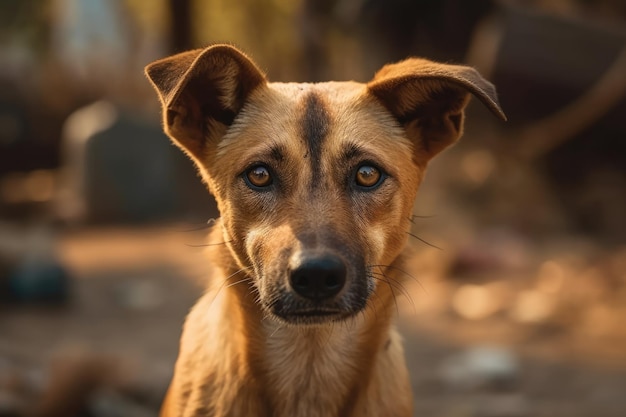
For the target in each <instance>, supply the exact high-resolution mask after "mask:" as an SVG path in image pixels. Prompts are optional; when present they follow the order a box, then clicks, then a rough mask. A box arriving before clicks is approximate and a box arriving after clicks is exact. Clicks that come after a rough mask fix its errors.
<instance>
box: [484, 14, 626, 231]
mask: <svg viewBox="0 0 626 417" xmlns="http://www.w3.org/2000/svg"><path fill="white" fill-rule="evenodd" d="M498 27H499V29H497V30H496V31H495V34H493V33H492V38H495V39H497V41H496V45H495V47H492V48H493V50H492V52H493V53H495V56H494V57H492V60H493V61H492V62H491V63H487V64H485V60H483V61H482V62H478V64H479V67H482V68H481V69H482V70H483V71H484V72H487V73H488V74H489V73H490V74H491V77H492V80H493V81H494V83H495V84H496V85H498V89H499V91H500V92H501V94H500V98H501V102H502V106H503V108H505V109H506V111H507V114H510V115H511V116H510V117H509V123H510V124H511V127H513V128H514V129H515V132H514V133H513V134H508V135H506V136H508V138H506V139H504V141H505V142H503V146H501V154H502V155H508V156H510V157H511V158H512V159H511V161H513V160H516V161H517V162H512V163H514V164H518V165H519V167H525V169H532V170H534V171H535V174H534V175H537V173H538V172H543V173H544V174H546V175H547V178H548V181H549V182H548V184H547V186H548V188H547V192H549V193H552V194H553V196H554V197H555V201H557V202H558V204H560V205H561V207H560V210H561V211H562V212H564V213H567V215H568V216H569V217H568V219H567V220H568V222H569V224H570V225H574V228H577V229H578V230H579V231H582V232H594V233H598V232H599V233H602V234H603V235H604V236H605V237H607V238H608V239H610V240H621V241H623V239H624V236H626V218H625V217H624V216H623V213H624V212H626V194H624V193H623V192H621V191H620V190H624V189H625V188H626V169H624V167H626V143H625V142H624V140H623V138H624V137H626V123H624V120H623V117H622V115H623V114H626V77H625V76H624V74H626V29H625V28H624V27H623V26H620V25H613V26H612V25H606V26H600V25H598V24H592V23H589V22H583V21H581V20H576V19H572V18H565V17H559V16H555V15H547V14H542V13H539V12H536V11H528V10H525V9H519V8H505V9H504V12H503V14H502V15H501V16H500V22H499V24H498ZM486 61H489V59H487V60H486ZM481 64H485V65H481Z"/></svg>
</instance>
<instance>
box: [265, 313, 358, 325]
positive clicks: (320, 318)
mask: <svg viewBox="0 0 626 417" xmlns="http://www.w3.org/2000/svg"><path fill="white" fill-rule="evenodd" d="M354 314H355V313H347V312H340V311H326V310H308V311H298V312H293V313H281V314H280V315H278V314H273V316H274V317H276V319H278V320H279V321H281V322H282V323H285V324H291V325H296V326H315V325H323V324H328V323H336V322H341V321H345V320H347V319H348V318H350V317H352V316H354Z"/></svg>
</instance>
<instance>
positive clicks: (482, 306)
mask: <svg viewBox="0 0 626 417" xmlns="http://www.w3.org/2000/svg"><path fill="white" fill-rule="evenodd" d="M508 293H509V289H508V288H507V285H506V284H505V283H504V282H502V281H495V282H492V283H489V284H485V285H472V284H466V285H461V286H460V287H459V288H458V289H457V290H456V291H455V292H454V295H453V297H452V308H453V309H454V311H455V312H456V313H457V314H458V315H459V316H461V317H463V318H464V319H468V320H481V319H485V318H487V317H489V316H491V315H493V314H494V313H496V312H498V311H500V310H501V309H502V308H503V306H504V305H505V304H506V302H507V300H508V298H509V294H508Z"/></svg>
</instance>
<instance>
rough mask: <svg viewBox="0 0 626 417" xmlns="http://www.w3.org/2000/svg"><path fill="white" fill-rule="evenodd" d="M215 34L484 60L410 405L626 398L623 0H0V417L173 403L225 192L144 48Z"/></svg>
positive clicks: (360, 63) (584, 406)
mask: <svg viewBox="0 0 626 417" xmlns="http://www.w3.org/2000/svg"><path fill="white" fill-rule="evenodd" d="M215 42H228V43H234V44H236V45H238V46H239V47H241V48H243V49H244V50H246V51H247V52H248V53H249V54H250V55H251V56H252V57H253V59H254V60H255V61H256V62H257V63H258V64H259V66H260V67H261V68H263V69H264V70H265V71H266V72H267V73H268V75H269V78H270V80H273V81H322V80H331V79H332V80H346V79H354V80H357V81H367V80H369V79H370V78H371V77H372V75H373V74H374V72H375V71H376V70H377V69H378V68H380V67H381V66H382V65H384V64H385V63H387V62H390V61H394V60H399V59H402V58H405V57H407V56H411V55H419V56H426V57H429V58H432V59H436V60H441V61H445V62H458V63H467V64H469V65H472V66H475V67H476V68H478V69H479V70H480V71H481V72H482V73H483V74H484V75H485V76H486V77H487V78H488V79H490V80H491V81H492V82H494V83H495V84H496V86H497V88H498V91H499V96H500V101H501V103H502V107H503V108H504V110H505V112H506V113H507V115H508V117H509V122H507V123H506V124H504V123H501V122H498V121H497V120H495V119H494V118H493V117H492V116H491V115H489V114H488V112H487V111H486V110H485V109H483V108H482V107H481V106H480V105H477V104H476V103H473V104H471V105H470V107H469V110H468V122H467V126H466V134H465V137H464V138H463V140H462V141H461V142H460V143H459V144H458V145H457V146H455V147H454V148H452V149H450V150H448V151H446V152H445V153H444V154H443V155H441V156H439V157H438V159H436V160H435V161H433V163H432V164H431V166H430V171H429V173H428V175H427V178H426V181H425V183H424V185H423V187H422V189H421V190H420V194H419V196H418V199H417V201H416V206H415V215H416V216H415V218H414V219H413V223H414V226H413V230H412V233H413V234H415V235H416V236H417V238H416V239H414V241H413V242H412V246H413V247H414V254H415V255H414V256H413V258H412V259H411V260H410V268H409V270H410V272H411V275H412V276H413V277H412V279H411V278H409V279H407V281H406V282H405V283H404V288H403V290H402V291H398V294H397V305H398V312H399V316H400V325H401V328H402V331H403V333H404V335H405V342H406V351H407V352H406V353H407V361H408V364H409V367H410V371H411V377H412V383H413V388H414V392H415V403H416V414H415V415H416V416H418V415H420V416H422V415H428V416H441V417H448V416H450V417H452V416H454V417H464V416H468V417H469V416H481V417H482V416H484V417H509V416H510V417H514V416H519V417H521V416H568V417H573V416H605V417H606V416H620V417H621V416H623V415H625V413H626V395H625V393H626V325H624V323H625V322H626V3H625V2H624V1H623V0H474V1H466V0H298V1H288V0H240V1H227V0H206V1H200V0H169V1H168V0H150V1H148V0H48V1H46V0H0V417H27V416H41V417H56V416H58V417H74V416H81V417H82V416H90V417H118V416H119V417H122V416H123V417H134V416H137V417H143V416H154V415H156V413H157V409H158V407H159V404H160V401H161V399H162V396H163V393H164V392H165V389H166V387H167V384H168V382H169V378H170V377H171V373H172V369H173V363H174V360H175V358H176V353H177V348H178V338H179V335H180V329H181V325H182V322H183V319H184V316H185V314H186V312H187V311H188V310H189V308H190V307H191V306H192V304H193V303H194V300H195V299H196V298H197V297H198V296H199V294H200V293H201V292H202V288H203V286H204V285H205V282H206V279H207V277H206V276H205V274H204V271H205V269H206V261H205V258H204V255H203V253H202V248H201V247H198V246H200V245H202V243H203V239H204V235H205V234H206V229H207V227H209V226H210V219H212V218H215V217H217V216H218V213H217V211H216V208H215V204H214V202H213V201H212V199H211V198H210V197H209V195H208V193H207V192H206V191H205V190H204V187H203V185H202V184H201V183H200V181H199V179H198V177H197V175H196V172H195V169H194V168H193V167H192V165H191V163H190V162H189V161H188V160H187V159H186V158H185V157H184V156H183V155H182V153H181V152H180V151H178V149H177V148H175V147H173V146H172V145H171V144H170V143H169V141H168V139H167V138H166V137H165V136H164V135H163V134H162V133H161V127H160V109H159V106H158V102H157V97H156V94H155V93H154V92H153V91H152V88H151V87H150V85H149V83H148V82H147V80H146V79H145V78H144V75H143V67H144V66H145V65H146V64H147V63H149V62H151V61H153V60H155V59H158V58H161V57H164V56H167V55H169V54H172V53H175V52H180V51H183V50H186V49H190V48H197V47H202V46H206V45H208V44H211V43H215Z"/></svg>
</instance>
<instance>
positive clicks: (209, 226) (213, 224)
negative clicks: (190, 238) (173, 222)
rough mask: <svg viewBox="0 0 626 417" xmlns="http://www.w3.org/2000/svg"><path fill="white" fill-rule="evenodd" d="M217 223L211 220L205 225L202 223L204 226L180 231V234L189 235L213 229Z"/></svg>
mask: <svg viewBox="0 0 626 417" xmlns="http://www.w3.org/2000/svg"><path fill="white" fill-rule="evenodd" d="M216 222H217V220H216V219H209V220H208V221H206V222H205V223H202V226H198V227H194V228H193V229H185V230H180V232H181V233H189V232H198V231H200V230H207V229H211V228H212V227H213V226H215V224H216ZM196 224H197V223H196Z"/></svg>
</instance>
